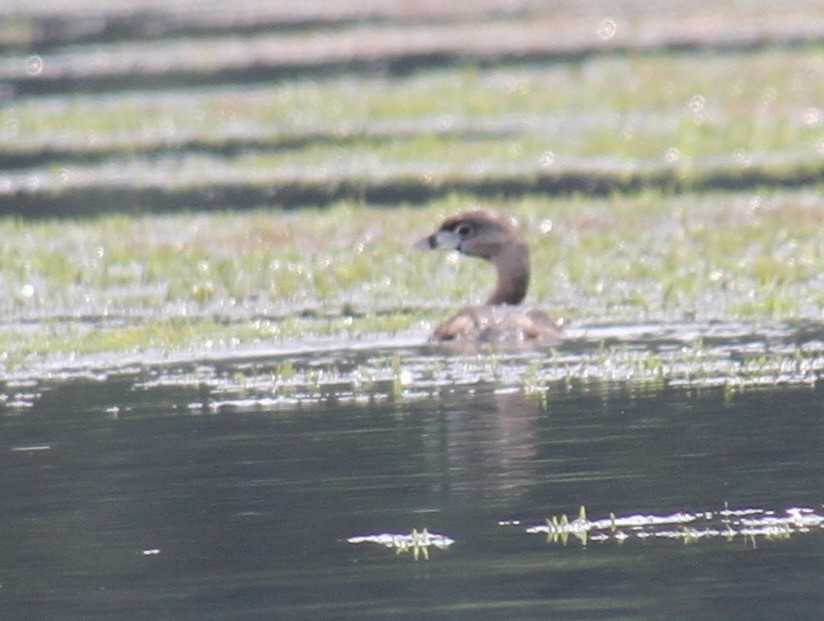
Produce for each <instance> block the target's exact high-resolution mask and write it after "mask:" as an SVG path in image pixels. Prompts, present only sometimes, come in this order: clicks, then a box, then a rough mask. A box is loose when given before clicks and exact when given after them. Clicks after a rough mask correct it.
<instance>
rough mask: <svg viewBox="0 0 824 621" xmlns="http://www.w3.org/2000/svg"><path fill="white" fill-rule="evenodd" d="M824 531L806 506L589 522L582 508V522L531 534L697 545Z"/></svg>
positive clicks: (559, 520)
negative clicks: (667, 541)
mask: <svg viewBox="0 0 824 621" xmlns="http://www.w3.org/2000/svg"><path fill="white" fill-rule="evenodd" d="M813 530H824V515H820V514H818V513H816V512H815V511H814V510H813V509H810V508H806V507H791V508H789V509H786V511H785V512H784V513H783V514H782V513H778V512H775V511H772V510H767V509H758V508H746V509H729V508H728V507H726V506H725V507H724V509H722V510H720V511H700V512H698V513H685V512H679V513H673V514H670V515H654V514H649V515H642V514H636V515H628V516H621V517H616V515H615V514H614V513H610V514H609V517H607V518H602V519H599V520H589V519H588V518H587V515H586V509H585V508H584V507H581V510H580V512H579V515H578V517H577V518H575V519H573V520H570V519H569V518H568V517H567V516H566V515H565V514H564V515H561V516H560V517H558V516H553V517H551V518H547V520H546V524H540V525H536V526H531V527H529V528H527V529H526V532H527V533H530V534H546V537H547V542H548V543H561V544H563V545H566V543H567V541H569V538H570V537H574V538H575V539H578V540H579V541H580V542H581V544H582V545H587V543H588V542H590V541H599V542H605V541H616V542H618V543H623V542H625V541H627V540H629V539H635V540H641V541H645V540H651V539H677V540H681V541H683V542H684V543H694V542H696V541H698V540H699V539H714V538H723V539H725V540H726V541H733V540H734V539H737V538H743V539H744V540H745V541H749V542H751V543H752V544H753V546H755V545H756V538H759V537H761V538H764V539H766V540H775V539H785V538H789V537H790V536H791V535H793V534H799V533H810V532H812V531H813Z"/></svg>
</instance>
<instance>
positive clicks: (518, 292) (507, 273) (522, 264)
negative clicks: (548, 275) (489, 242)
mask: <svg viewBox="0 0 824 621" xmlns="http://www.w3.org/2000/svg"><path fill="white" fill-rule="evenodd" d="M493 263H494V264H495V269H496V270H497V272H498V284H497V286H496V287H495V291H493V292H492V295H491V296H490V298H489V300H487V302H486V303H487V304H520V302H521V300H523V299H524V297H526V291H527V288H528V287H529V249H528V248H527V246H526V244H525V243H523V242H517V243H513V244H508V245H507V246H506V247H505V248H504V249H503V251H501V253H500V254H498V256H497V257H495V259H494V260H493Z"/></svg>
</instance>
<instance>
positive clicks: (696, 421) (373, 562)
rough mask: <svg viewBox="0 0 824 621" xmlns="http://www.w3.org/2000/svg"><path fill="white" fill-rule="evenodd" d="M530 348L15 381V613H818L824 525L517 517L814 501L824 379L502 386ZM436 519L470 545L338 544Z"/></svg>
mask: <svg viewBox="0 0 824 621" xmlns="http://www.w3.org/2000/svg"><path fill="white" fill-rule="evenodd" d="M571 349H573V350H574V349H575V347H574V346H571ZM560 355H561V356H563V353H561V354H560ZM381 360H383V361H385V362H384V363H379V362H376V361H381ZM398 360H400V363H398ZM415 361H417V363H416V362H415ZM421 361H423V362H427V363H428V364H429V367H430V371H431V372H430V374H429V375H425V374H423V373H422V372H420V371H419V369H420V368H421V367H420V366H415V364H419V363H421ZM381 364H384V366H385V367H386V373H385V374H383V375H381V374H380V373H379V372H378V370H377V368H378V367H379V366H381ZM393 364H395V365H398V364H400V366H399V367H398V368H396V369H395V370H394V371H392V369H391V367H392V365H393ZM450 365H452V366H450ZM461 365H463V366H462V367H461V368H462V369H463V370H464V372H465V373H466V378H467V379H466V381H464V382H460V381H457V380H456V379H455V378H456V377H457V376H458V375H459V371H458V370H457V369H458V367H460V366H461ZM473 365H475V366H473ZM490 365H492V366H491V367H490ZM519 365H520V366H519ZM534 366H535V357H534V356H529V355H526V356H525V357H519V356H514V357H509V358H500V359H498V360H497V362H495V363H494V364H493V363H490V362H489V361H488V360H486V361H484V362H481V361H479V359H478V358H472V357H463V358H461V357H457V358H456V357H453V356H443V355H442V354H433V353H432V352H431V351H427V350H425V349H423V350H421V349H416V348H406V349H401V350H395V351H379V350H378V351H376V350H364V351H339V352H332V353H325V354H318V353H314V354H304V355H292V356H287V357H264V358H254V359H245V358H244V359H235V360H231V361H229V360H225V361H212V362H202V361H201V362H192V363H181V364H179V365H172V366H168V365H167V366H165V367H163V366H140V365H138V366H135V367H127V368H123V369H119V370H117V371H116V372H109V373H104V374H87V375H85V376H83V375H75V376H72V377H63V378H61V377H57V376H55V377H53V378H52V379H47V378H41V379H39V380H29V381H25V380H19V381H18V382H17V383H14V382H11V381H9V382H7V384H6V386H5V388H4V391H5V392H4V397H5V400H4V406H3V410H2V414H1V415H0V469H1V470H0V471H1V472H2V474H1V475H0V481H2V489H3V494H2V496H0V519H2V523H3V524H4V536H3V538H2V544H1V545H2V558H3V561H2V563H0V604H2V609H3V610H4V615H3V616H4V618H9V619H13V618H19V619H23V618H26V619H32V618H42V619H47V618H106V619H113V618H129V619H159V618H175V619H186V618H197V619H236V618H266V619H274V618H278V619H280V618H296V619H345V618H353V619H354V618H358V619H360V618H376V619H386V618H422V619H423V618H426V619H432V618H444V619H447V618H448V619H456V618H457V619H461V618H466V619H500V618H506V619H532V618H536V619H537V618H541V619H542V618H565V619H593V618H596V619H597V618H603V619H634V618H655V619H660V618H697V617H699V616H701V617H704V618H742V616H745V617H746V618H763V619H771V618H816V616H817V615H818V614H819V613H820V610H822V609H824V589H822V586H824V581H823V579H822V576H823V575H824V574H822V571H821V568H822V567H824V532H822V529H821V528H813V529H810V530H809V532H804V533H801V532H794V533H793V534H792V536H788V537H773V538H766V537H758V538H750V539H748V538H744V537H734V538H732V539H731V540H729V541H728V540H727V539H725V538H723V537H715V538H707V539H702V540H699V541H695V542H693V543H690V544H688V545H685V544H684V543H683V542H682V541H681V540H664V539H660V540H659V539H656V540H648V541H640V540H633V539H630V540H627V541H626V542H624V543H623V544H621V543H619V542H618V541H616V540H613V539H610V540H607V541H603V542H597V541H589V542H588V543H587V544H586V545H583V544H582V542H581V541H579V540H578V539H576V538H574V537H572V538H570V539H569V540H568V541H567V542H566V544H565V545H564V544H562V543H561V542H559V541H556V542H555V543H553V542H552V541H548V539H547V537H545V536H542V535H535V534H528V533H527V532H526V529H527V528H528V527H529V526H532V525H535V524H543V523H545V522H544V520H545V518H547V517H550V516H553V515H556V516H558V515H561V514H563V513H566V514H568V515H569V517H570V519H572V518H574V517H575V516H577V515H578V511H579V507H580V506H581V505H585V506H586V511H587V514H588V515H589V516H591V517H592V518H596V517H606V516H608V515H609V513H610V512H614V513H615V514H616V515H619V516H620V515H629V514H634V513H655V514H667V513H673V512H677V511H687V512H699V511H705V510H706V511H717V510H719V509H722V508H723V507H724V503H725V502H726V503H728V505H729V506H730V507H739V508H744V507H757V508H763V509H765V510H774V511H776V512H777V513H778V514H782V513H783V512H784V511H785V510H786V509H787V508H791V507H808V508H811V509H813V510H814V511H817V512H818V513H822V510H821V508H822V505H821V503H822V495H821V490H822V483H824V465H822V460H821V458H820V452H821V446H822V439H824V422H822V417H821V412H822V411H824V389H823V388H822V385H821V382H820V381H816V380H815V379H813V380H812V381H804V382H799V383H798V384H792V383H776V384H774V385H773V386H772V387H757V386H750V385H748V386H747V387H746V388H744V389H738V390H730V389H729V388H728V387H723V386H713V385H711V383H710V385H703V386H702V385H698V386H696V385H691V384H689V383H685V382H673V381H670V379H666V378H665V379H663V380H660V381H649V382H638V381H606V380H603V379H597V380H586V379H585V378H579V379H569V378H567V379H565V380H563V381H558V382H555V383H552V382H549V383H546V384H541V386H540V387H539V388H540V389H536V388H535V386H533V385H532V384H531V383H530V382H525V381H521V382H509V381H507V377H509V375H508V373H509V372H510V371H511V370H512V369H513V368H518V369H520V371H519V372H520V373H521V376H523V374H524V373H525V371H524V368H527V369H529V368H534ZM490 368H491V371H489V369H490ZM416 369H418V370H416ZM479 369H482V370H483V369H486V370H487V371H489V373H490V374H491V375H490V376H487V375H485V372H484V373H481V372H479V371H478V370H479ZM526 372H528V371H526ZM335 373H337V375H335ZM404 373H411V374H412V380H411V383H410V381H409V379H410V378H409V377H408V376H407V375H404ZM297 377H300V378H303V379H302V382H303V383H301V384H300V385H299V386H296V385H295V383H294V382H293V383H292V385H290V384H289V382H288V381H287V380H288V378H297ZM496 377H497V378H498V379H497V380H496V379H495V378H496ZM353 378H354V379H353ZM309 385H311V386H312V388H311V389H310V388H309V387H308V386H309ZM423 528H426V529H428V531H430V532H435V533H439V534H443V535H445V536H448V537H451V538H452V539H454V540H455V543H454V544H453V545H452V546H450V547H449V548H447V549H443V550H441V549H436V548H431V549H429V550H428V554H429V559H428V560H425V559H424V558H423V556H419V558H418V560H415V558H414V555H413V554H412V553H411V551H407V552H405V553H401V554H396V553H395V551H394V550H391V549H387V548H384V547H381V546H378V545H369V544H360V545H352V544H350V543H347V539H348V538H350V537H353V536H356V535H368V534H377V533H410V532H411V531H412V530H413V529H416V530H417V531H420V530H422V529H423Z"/></svg>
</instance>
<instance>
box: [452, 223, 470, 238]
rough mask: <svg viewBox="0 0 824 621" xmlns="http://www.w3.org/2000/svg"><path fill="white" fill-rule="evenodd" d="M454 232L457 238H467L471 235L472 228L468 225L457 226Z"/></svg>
mask: <svg viewBox="0 0 824 621" xmlns="http://www.w3.org/2000/svg"><path fill="white" fill-rule="evenodd" d="M455 232H456V233H457V234H458V236H459V237H469V236H470V235H471V234H472V226H471V225H469V224H459V225H458V228H456V229H455Z"/></svg>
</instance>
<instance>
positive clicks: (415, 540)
mask: <svg viewBox="0 0 824 621" xmlns="http://www.w3.org/2000/svg"><path fill="white" fill-rule="evenodd" d="M346 541H347V542H348V543H376V544H378V545H381V546H384V547H386V548H394V550H395V554H401V553H403V552H412V554H413V556H414V557H415V560H416V561H417V560H418V558H419V557H421V556H422V557H423V558H424V559H426V560H429V548H430V547H434V548H438V549H439V550H446V549H447V548H449V546H451V545H452V544H453V543H455V540H454V539H451V538H450V537H447V536H446V535H439V534H437V533H430V532H429V531H428V530H427V529H426V528H424V529H423V530H421V531H418V530H415V529H412V532H411V533H409V534H406V535H402V534H394V533H381V534H380V535H361V536H356V537H350V538H349V539H347V540H346Z"/></svg>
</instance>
